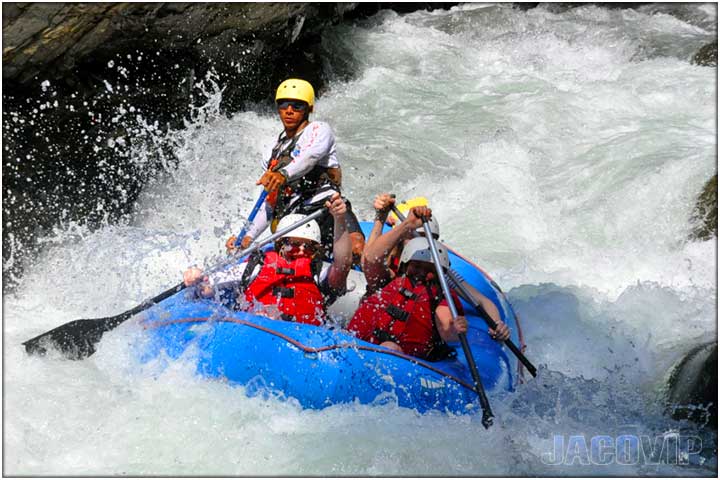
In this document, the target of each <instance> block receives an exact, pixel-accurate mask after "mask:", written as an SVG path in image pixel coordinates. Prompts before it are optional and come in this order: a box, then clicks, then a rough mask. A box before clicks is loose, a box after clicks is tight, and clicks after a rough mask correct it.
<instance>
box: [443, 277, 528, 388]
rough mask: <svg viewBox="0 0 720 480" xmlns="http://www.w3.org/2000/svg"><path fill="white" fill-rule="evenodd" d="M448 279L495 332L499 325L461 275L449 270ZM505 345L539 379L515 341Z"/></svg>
mask: <svg viewBox="0 0 720 480" xmlns="http://www.w3.org/2000/svg"><path fill="white" fill-rule="evenodd" d="M448 277H450V282H451V283H452V284H453V286H454V287H455V288H456V289H457V290H458V291H459V293H460V296H461V297H462V298H464V299H465V300H466V301H468V302H469V303H470V304H471V305H472V306H473V307H475V310H477V312H478V313H479V314H480V318H482V319H483V320H485V323H486V324H487V326H488V327H490V328H492V329H493V330H495V328H497V323H495V320H493V318H492V317H491V316H490V314H488V313H487V310H485V308H484V307H483V306H482V303H480V302H478V301H477V300H475V297H474V295H473V294H472V293H471V292H470V290H469V289H468V288H467V287H466V286H465V285H463V283H464V280H463V279H462V277H460V275H459V274H458V273H457V272H456V271H454V270H452V269H448ZM504 343H505V345H506V346H507V347H508V349H510V351H511V352H513V353H514V354H515V356H516V357H517V359H518V361H520V363H522V364H523V365H524V366H525V368H527V370H528V372H530V374H531V375H532V376H533V377H537V368H535V365H533V364H532V363H530V360H528V359H527V357H526V356H525V354H524V353H522V351H521V350H520V349H519V348H518V347H517V345H515V343H513V341H512V340H510V339H509V338H508V339H507V340H505V342H504Z"/></svg>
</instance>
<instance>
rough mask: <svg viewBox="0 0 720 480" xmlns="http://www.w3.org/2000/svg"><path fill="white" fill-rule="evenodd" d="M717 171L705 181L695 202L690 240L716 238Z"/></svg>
mask: <svg viewBox="0 0 720 480" xmlns="http://www.w3.org/2000/svg"><path fill="white" fill-rule="evenodd" d="M717 180H718V178H717V173H716V174H715V175H713V177H712V178H711V179H710V180H708V181H707V183H706V184H705V186H704V187H703V190H702V192H701V193H700V196H699V197H698V199H697V202H696V203H695V209H694V210H693V213H692V218H691V222H692V223H693V224H694V225H695V228H694V229H693V231H692V233H691V235H690V238H691V239H692V240H703V241H704V240H710V239H711V238H717V217H718V211H717Z"/></svg>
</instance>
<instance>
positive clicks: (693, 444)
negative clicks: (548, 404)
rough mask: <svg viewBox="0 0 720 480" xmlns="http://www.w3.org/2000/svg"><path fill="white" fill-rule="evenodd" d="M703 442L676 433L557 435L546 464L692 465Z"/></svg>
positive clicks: (696, 438) (543, 459)
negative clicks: (589, 435)
mask: <svg viewBox="0 0 720 480" xmlns="http://www.w3.org/2000/svg"><path fill="white" fill-rule="evenodd" d="M701 450H702V440H701V439H700V437H697V436H693V435H680V434H678V433H675V432H671V433H665V434H663V435H655V436H650V435H635V434H624V435H618V436H611V435H594V436H591V437H587V436H585V435H554V436H553V450H552V452H547V453H544V454H543V455H542V462H543V463H544V464H546V465H612V464H617V465H660V464H665V465H689V464H690V463H694V462H693V461H692V460H693V458H692V457H693V456H697V455H699V453H700V451H701Z"/></svg>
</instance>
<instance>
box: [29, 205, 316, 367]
mask: <svg viewBox="0 0 720 480" xmlns="http://www.w3.org/2000/svg"><path fill="white" fill-rule="evenodd" d="M325 210H326V209H324V208H322V209H320V210H318V211H316V212H313V213H312V214H310V215H308V216H307V217H305V218H303V219H302V220H298V221H297V222H295V223H293V224H292V225H289V226H287V227H285V228H283V229H280V230H278V231H277V232H275V233H274V234H272V235H270V236H269V237H267V238H265V239H263V240H262V241H260V242H253V243H252V244H251V245H250V246H249V247H248V248H246V249H245V250H243V251H241V252H236V253H234V254H233V255H232V256H231V257H230V259H229V260H228V259H225V260H223V261H221V262H218V263H217V264H216V265H214V266H213V267H211V268H210V269H208V270H206V272H205V273H207V274H210V273H213V272H215V271H217V270H220V269H221V268H223V267H224V266H226V265H228V264H229V263H230V262H231V261H234V260H236V259H239V258H242V257H244V256H245V255H247V254H249V253H251V252H253V251H255V250H257V249H258V248H260V247H262V246H264V245H267V244H268V243H270V242H273V241H275V240H277V239H278V238H280V237H282V236H283V235H285V234H286V233H288V232H290V231H292V230H294V229H296V228H298V227H300V226H301V225H305V224H306V223H307V222H309V221H311V220H315V219H316V218H318V217H320V216H321V215H324V214H325ZM185 288H186V287H185V284H184V283H179V284H178V285H175V286H174V287H171V288H169V289H167V290H165V291H164V292H162V293H161V294H159V295H157V296H155V297H153V298H151V299H149V300H145V301H144V302H142V303H141V304H140V305H138V306H136V307H134V308H131V309H130V310H128V311H126V312H123V313H121V314H120V315H116V316H114V317H105V318H95V319H82V320H73V321H71V322H68V323H65V324H63V325H61V326H59V327H56V328H54V329H52V330H50V331H48V332H45V333H43V334H40V335H38V336H37V337H33V338H31V339H30V340H26V341H25V342H23V345H25V350H26V351H27V353H40V354H43V353H45V352H46V351H47V348H46V346H47V345H48V344H54V345H55V347H56V348H58V349H59V350H60V351H61V352H63V353H64V354H65V356H66V357H67V358H70V359H72V360H79V359H82V358H86V357H89V356H90V355H92V354H93V353H94V352H95V344H97V343H98V342H99V341H100V339H101V338H102V336H103V334H104V333H105V332H107V331H110V330H112V329H114V328H115V327H117V326H118V325H120V324H121V323H123V322H124V321H126V320H128V319H129V318H132V317H133V316H134V315H136V314H138V313H140V312H142V311H144V310H147V309H148V308H150V307H151V306H153V305H155V304H156V303H158V302H161V301H163V300H165V299H166V298H168V297H171V296H172V295H174V294H176V293H177V292H179V291H181V290H183V289H185Z"/></svg>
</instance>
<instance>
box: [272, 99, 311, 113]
mask: <svg viewBox="0 0 720 480" xmlns="http://www.w3.org/2000/svg"><path fill="white" fill-rule="evenodd" d="M277 106H278V108H279V109H280V110H285V109H286V108H288V107H292V108H293V110H295V111H297V112H303V111H305V109H307V107H308V104H307V103H305V102H301V101H299V100H279V101H278V102H277Z"/></svg>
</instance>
